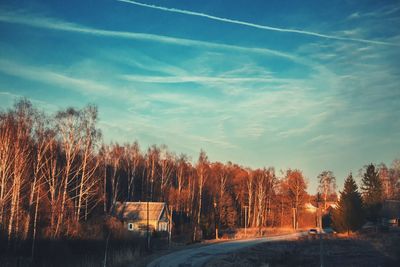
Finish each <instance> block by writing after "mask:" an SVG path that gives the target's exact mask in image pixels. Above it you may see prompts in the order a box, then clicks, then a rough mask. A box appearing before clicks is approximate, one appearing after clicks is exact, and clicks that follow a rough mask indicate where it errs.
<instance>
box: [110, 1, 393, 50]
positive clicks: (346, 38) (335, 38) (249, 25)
mask: <svg viewBox="0 0 400 267" xmlns="http://www.w3.org/2000/svg"><path fill="white" fill-rule="evenodd" d="M117 1H119V2H125V3H129V4H133V5H137V6H142V7H148V8H153V9H158V10H163V11H167V12H172V13H180V14H185V15H191V16H197V17H203V18H208V19H212V20H217V21H222V22H227V23H233V24H239V25H244V26H248V27H252V28H257V29H262V30H267V31H276V32H289V33H297V34H303V35H309V36H315V37H320V38H326V39H333V40H341V41H354V42H361V43H368V44H377V45H390V46H400V45H398V44H394V43H390V42H382V41H374V40H367V39H359V38H350V37H341V36H335V35H328V34H322V33H318V32H310V31H303V30H295V29H286V28H278V27H271V26H266V25H260V24H255V23H251V22H245V21H240V20H234V19H228V18H221V17H217V16H213V15H208V14H205V13H200V12H194V11H189V10H183V9H177V8H169V7H163V6H156V5H150V4H144V3H140V2H136V1H132V0H117Z"/></svg>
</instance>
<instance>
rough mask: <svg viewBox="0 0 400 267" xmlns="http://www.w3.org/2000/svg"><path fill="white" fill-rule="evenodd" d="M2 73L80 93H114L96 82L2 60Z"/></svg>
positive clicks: (0, 67)
mask: <svg viewBox="0 0 400 267" xmlns="http://www.w3.org/2000/svg"><path fill="white" fill-rule="evenodd" d="M0 72H3V73H5V74H8V75H11V76H15V77H19V78H23V79H28V80H33V81H39V82H43V83H47V84H55V85H57V86H60V87H63V88H65V87H68V88H71V89H73V90H76V91H78V92H90V93H98V94H99V93H100V94H101V93H106V92H108V93H111V92H112V91H111V90H110V88H108V87H107V86H105V85H103V84H101V83H98V82H95V81H91V80H88V79H81V78H76V77H71V76H68V75H66V74H63V73H59V72H54V71H50V70H48V69H44V68H37V67H33V66H29V65H26V64H21V63H16V62H12V61H8V60H4V59H0Z"/></svg>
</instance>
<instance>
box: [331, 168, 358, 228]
mask: <svg viewBox="0 0 400 267" xmlns="http://www.w3.org/2000/svg"><path fill="white" fill-rule="evenodd" d="M332 220H333V226H334V228H335V229H336V230H337V231H338V232H347V233H349V232H350V231H356V230H358V229H360V228H361V226H362V225H363V223H364V210H363V203H362V198H361V194H360V193H359V192H358V187H357V184H356V182H355V181H354V179H353V176H352V174H351V173H350V175H349V176H348V177H347V179H346V181H345V182H344V189H343V192H342V193H341V195H340V200H339V202H338V206H337V208H336V209H335V210H334V211H333V216H332Z"/></svg>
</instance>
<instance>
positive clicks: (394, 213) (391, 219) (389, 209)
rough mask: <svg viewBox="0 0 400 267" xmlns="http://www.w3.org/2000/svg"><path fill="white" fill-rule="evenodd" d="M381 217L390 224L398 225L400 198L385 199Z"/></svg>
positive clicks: (399, 224) (399, 220)
mask: <svg viewBox="0 0 400 267" xmlns="http://www.w3.org/2000/svg"><path fill="white" fill-rule="evenodd" d="M382 217H383V218H384V219H385V220H386V222H387V223H388V224H389V225H391V226H400V200H385V201H384V202H383V206H382Z"/></svg>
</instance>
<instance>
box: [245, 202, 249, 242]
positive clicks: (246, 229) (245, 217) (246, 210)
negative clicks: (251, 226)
mask: <svg viewBox="0 0 400 267" xmlns="http://www.w3.org/2000/svg"><path fill="white" fill-rule="evenodd" d="M247 208H248V206H244V237H245V238H246V237H247Z"/></svg>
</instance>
